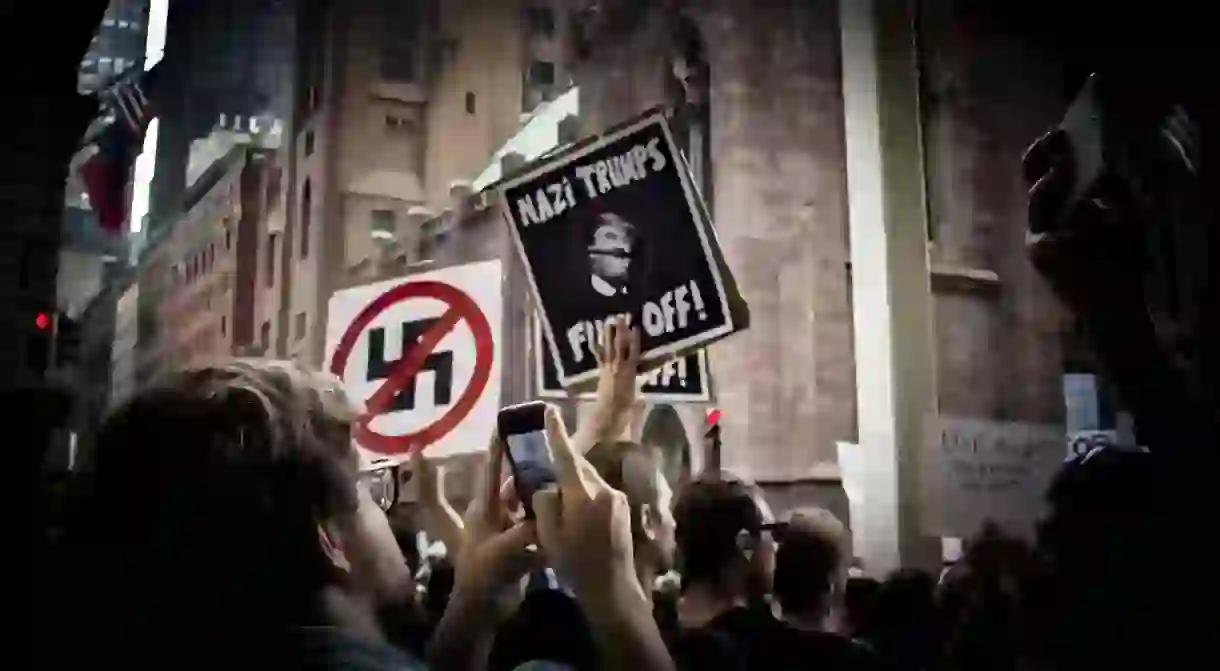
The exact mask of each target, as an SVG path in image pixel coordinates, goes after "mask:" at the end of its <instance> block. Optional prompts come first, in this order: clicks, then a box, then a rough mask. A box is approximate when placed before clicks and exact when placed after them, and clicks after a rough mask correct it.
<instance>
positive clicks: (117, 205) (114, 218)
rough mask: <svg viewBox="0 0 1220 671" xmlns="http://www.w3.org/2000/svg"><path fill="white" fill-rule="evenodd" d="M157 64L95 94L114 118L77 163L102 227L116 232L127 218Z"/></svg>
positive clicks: (150, 110)
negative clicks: (130, 185)
mask: <svg viewBox="0 0 1220 671" xmlns="http://www.w3.org/2000/svg"><path fill="white" fill-rule="evenodd" d="M157 71H158V69H157V67H153V68H152V69H151V70H148V71H147V72H137V73H136V74H135V75H134V76H130V77H123V78H122V79H120V81H118V82H117V83H116V84H115V85H113V86H111V87H110V88H108V89H107V90H105V91H103V92H102V93H101V94H99V97H100V98H101V102H102V104H103V105H105V107H106V108H107V109H108V110H110V111H111V112H112V113H113V115H114V121H113V122H112V123H111V124H110V125H109V126H107V127H106V128H105V129H104V130H103V131H102V133H101V135H100V136H99V137H98V138H97V141H96V143H97V153H95V154H94V155H93V156H92V157H91V158H90V159H89V160H88V161H86V162H85V164H84V165H83V166H81V169H80V172H81V179H82V180H83V181H84V183H85V191H86V193H88V194H89V203H90V206H91V207H92V208H93V211H94V212H95V213H96V214H97V220H98V225H99V226H101V227H102V229H103V230H106V231H110V232H118V231H121V230H123V224H124V223H126V221H127V206H128V201H129V198H128V194H127V185H128V183H129V182H130V181H131V175H132V169H133V168H134V167H135V162H136V157H137V156H139V155H140V151H141V149H142V148H143V146H144V133H145V131H147V130H148V124H149V122H150V121H152V119H153V117H155V116H156V112H155V110H154V108H153V104H152V99H151V93H152V89H151V84H152V83H153V82H154V80H155V78H156V73H157Z"/></svg>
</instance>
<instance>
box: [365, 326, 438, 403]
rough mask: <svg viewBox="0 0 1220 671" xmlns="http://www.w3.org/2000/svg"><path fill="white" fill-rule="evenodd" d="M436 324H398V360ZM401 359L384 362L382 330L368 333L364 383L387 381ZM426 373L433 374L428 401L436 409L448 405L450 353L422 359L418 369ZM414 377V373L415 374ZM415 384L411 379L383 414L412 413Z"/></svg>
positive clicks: (383, 334) (436, 354)
mask: <svg viewBox="0 0 1220 671" xmlns="http://www.w3.org/2000/svg"><path fill="white" fill-rule="evenodd" d="M437 321H438V320H436V319H421V320H419V321H414V322H403V324H402V358H403V359H405V358H406V357H407V355H408V354H410V352H411V348H412V347H414V346H415V344H416V343H417V342H419V339H420V337H421V336H423V335H424V334H425V333H427V332H428V329H430V328H432V325H433V324H435V323H436V322H437ZM401 360H402V359H396V360H394V361H386V360H385V329H384V328H375V329H369V365H368V371H369V372H368V379H369V382H372V381H374V380H384V379H386V378H388V377H390V372H391V371H393V370H394V366H395V365H396V364H397V363H398V362H399V361H401ZM425 370H430V371H432V372H433V373H435V374H436V380H435V382H434V384H433V386H432V399H433V402H435V403H436V405H449V402H450V398H451V397H452V395H453V352H433V353H431V354H429V355H428V357H427V358H426V359H424V365H423V366H422V367H420V372H423V371H425ZM416 375H417V376H418V373H416ZM415 383H416V379H412V380H411V381H410V382H409V383H407V385H406V386H405V387H403V389H402V391H400V392H398V394H397V395H396V396H395V397H394V402H393V403H391V404H390V407H388V408H387V409H386V412H398V411H400V410H414V409H415Z"/></svg>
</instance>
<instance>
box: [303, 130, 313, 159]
mask: <svg viewBox="0 0 1220 671" xmlns="http://www.w3.org/2000/svg"><path fill="white" fill-rule="evenodd" d="M313 143H314V140H313V131H311V130H309V131H305V155H306V156H313Z"/></svg>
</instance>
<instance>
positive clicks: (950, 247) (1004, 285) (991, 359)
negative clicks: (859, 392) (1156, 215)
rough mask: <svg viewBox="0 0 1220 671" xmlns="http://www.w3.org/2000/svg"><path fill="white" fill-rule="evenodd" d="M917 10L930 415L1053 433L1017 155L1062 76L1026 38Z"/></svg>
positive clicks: (1043, 297)
mask: <svg viewBox="0 0 1220 671" xmlns="http://www.w3.org/2000/svg"><path fill="white" fill-rule="evenodd" d="M923 7H924V15H923V16H922V17H921V19H922V20H921V27H922V29H923V32H922V34H921V47H922V49H921V51H922V56H923V65H924V81H925V84H926V91H925V93H924V128H925V142H926V146H927V160H928V203H929V207H930V219H931V228H932V236H933V240H932V246H931V256H932V262H933V267H934V270H939V271H941V272H940V273H938V275H940V277H939V278H937V277H934V280H936V279H941V280H944V281H940V282H936V281H934V283H933V287H934V289H935V290H936V294H937V295H936V299H935V300H936V315H935V316H936V338H937V345H938V348H939V371H938V377H939V385H938V386H939V389H940V394H939V396H940V407H941V412H942V413H944V414H950V415H957V416H966V417H983V418H990V419H1007V420H1014V421H1032V422H1055V423H1059V422H1062V421H1063V392H1062V381H1061V374H1062V353H1061V336H1060V334H1061V333H1062V330H1063V327H1064V320H1063V314H1062V311H1061V309H1060V307H1059V304H1058V303H1057V301H1056V300H1055V299H1054V297H1053V296H1052V295H1051V294H1050V292H1049V290H1048V289H1047V287H1046V285H1045V283H1044V282H1043V281H1042V280H1041V279H1040V278H1039V277H1038V276H1037V273H1036V271H1035V270H1034V269H1033V267H1032V265H1030V264H1029V262H1028V261H1027V259H1026V258H1025V255H1024V243H1025V238H1024V235H1025V225H1026V218H1025V197H1026V192H1025V187H1024V185H1023V183H1022V181H1021V174H1020V165H1021V164H1020V157H1021V155H1022V153H1023V152H1024V150H1025V148H1026V147H1027V146H1028V145H1029V144H1030V143H1031V142H1032V141H1033V139H1034V138H1036V137H1038V136H1039V135H1041V134H1042V133H1044V132H1045V131H1046V130H1047V129H1048V128H1050V127H1051V126H1052V125H1054V124H1055V123H1056V122H1057V121H1058V119H1059V118H1060V117H1061V116H1062V114H1063V109H1064V104H1065V101H1064V100H1063V99H1062V94H1061V91H1062V81H1063V77H1064V73H1063V71H1062V70H1061V68H1060V66H1058V65H1057V64H1055V63H1052V62H1048V60H1047V57H1046V55H1045V54H1046V52H1045V50H1042V49H1039V48H1038V45H1037V44H1036V43H1035V42H1033V41H1031V39H1030V37H1029V36H1022V35H1020V34H1019V33H1016V32H1015V31H1009V30H1006V29H1005V28H1004V27H1003V25H1002V24H997V23H995V22H988V23H982V22H979V21H977V20H972V19H971V18H969V17H965V16H962V15H960V14H957V13H954V11H953V9H952V8H950V7H942V6H940V5H939V4H938V3H925V4H924V6H923ZM991 276H994V279H992V277H991ZM950 277H957V278H959V279H961V280H962V281H955V282H954V281H947V280H949V278H950ZM977 278H986V279H985V280H982V281H979V279H977Z"/></svg>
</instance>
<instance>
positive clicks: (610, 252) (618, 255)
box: [589, 212, 636, 286]
mask: <svg viewBox="0 0 1220 671" xmlns="http://www.w3.org/2000/svg"><path fill="white" fill-rule="evenodd" d="M635 238H636V231H635V226H632V225H631V224H630V223H628V222H627V220H625V219H623V218H622V217H620V216H618V215H617V214H614V213H612V212H606V213H603V214H601V215H599V216H598V219H597V223H596V226H595V227H594V228H593V238H592V240H590V241H589V266H590V268H591V270H592V271H593V274H594V275H596V276H598V277H600V278H602V279H603V280H606V281H607V282H610V283H611V284H614V285H617V286H623V285H625V284H626V283H627V273H628V270H630V267H631V252H632V249H633V248H634V247H635Z"/></svg>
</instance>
